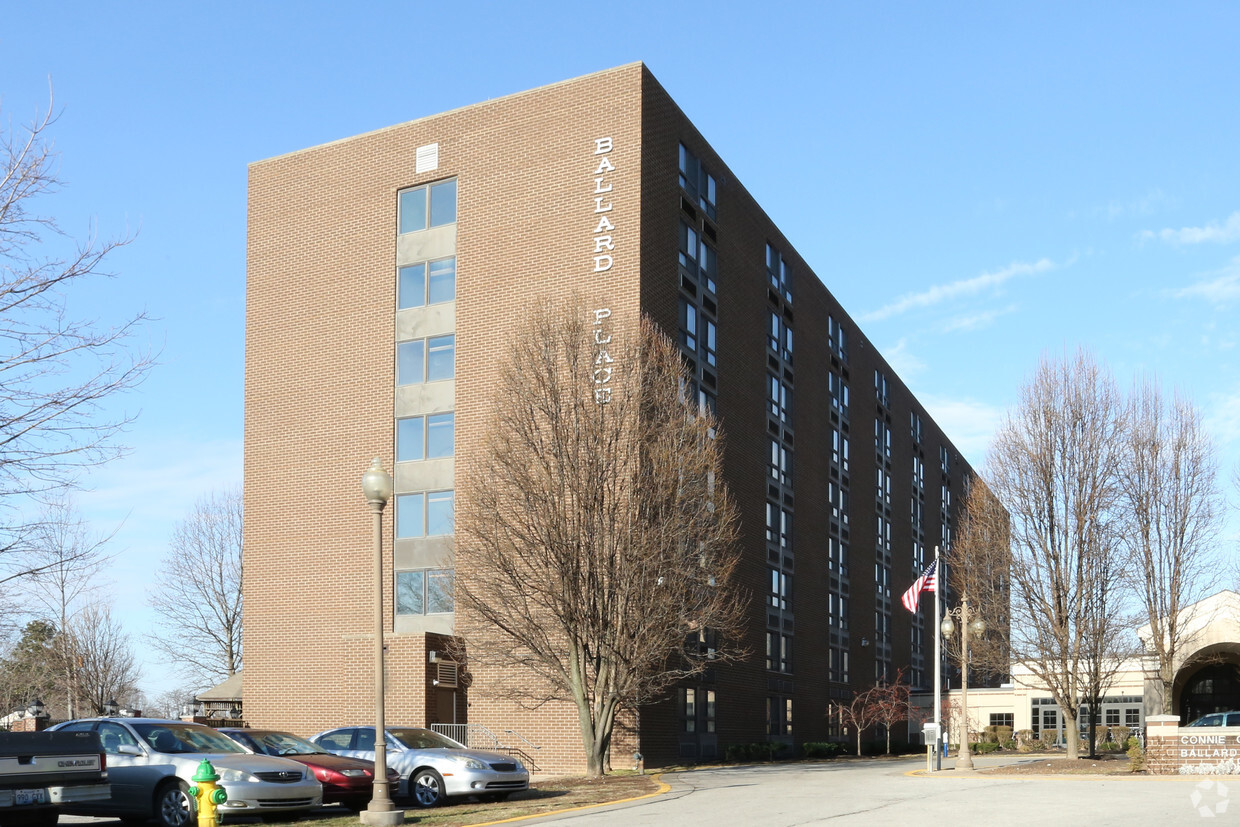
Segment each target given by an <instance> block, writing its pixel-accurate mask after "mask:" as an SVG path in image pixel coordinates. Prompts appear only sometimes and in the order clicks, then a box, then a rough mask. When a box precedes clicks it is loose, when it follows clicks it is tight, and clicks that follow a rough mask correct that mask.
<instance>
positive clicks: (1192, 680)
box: [1176, 655, 1240, 726]
mask: <svg viewBox="0 0 1240 827" xmlns="http://www.w3.org/2000/svg"><path fill="white" fill-rule="evenodd" d="M1176 683H1177V684H1179V686H1178V687H1177V689H1178V692H1177V693H1176V694H1177V696H1178V697H1177V701H1176V711H1177V712H1178V713H1179V715H1180V724H1181V726H1183V725H1185V724H1189V723H1191V722H1193V721H1195V720H1197V719H1198V718H1200V717H1201V716H1202V715H1208V714H1210V713H1211V712H1228V711H1231V710H1240V662H1237V661H1236V659H1235V655H1232V656H1231V657H1228V658H1227V659H1226V660H1223V661H1215V662H1213V663H1206V664H1203V665H1201V666H1199V667H1198V668H1196V669H1195V670H1194V669H1193V668H1192V667H1189V668H1187V669H1185V670H1183V671H1182V672H1181V680H1177V681H1176Z"/></svg>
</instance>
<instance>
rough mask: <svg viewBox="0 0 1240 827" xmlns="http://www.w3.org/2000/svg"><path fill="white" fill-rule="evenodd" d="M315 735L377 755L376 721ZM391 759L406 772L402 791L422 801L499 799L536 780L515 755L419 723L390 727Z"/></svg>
mask: <svg viewBox="0 0 1240 827" xmlns="http://www.w3.org/2000/svg"><path fill="white" fill-rule="evenodd" d="M310 740H311V741H313V742H314V743H316V744H318V745H319V746H320V747H322V748H323V749H325V750H327V751H328V752H333V753H335V754H336V755H347V756H349V757H351V758H361V759H363V760H366V761H374V760H375V749H374V745H375V728H374V727H342V728H340V729H329V730H327V731H326V732H320V733H319V734H318V735H313V736H311V737H310ZM387 763H388V766H389V767H391V768H394V769H395V770H397V771H398V772H399V773H400V790H399V792H398V795H401V796H404V797H406V798H411V799H413V801H414V803H415V804H417V805H418V806H419V807H434V806H436V805H438V804H442V803H443V802H444V799H445V798H448V797H450V796H464V795H474V796H478V797H479V798H482V799H489V800H492V801H498V800H501V799H504V798H507V797H508V796H509V795H511V794H512V793H514V792H518V791H520V790H526V789H529V786H530V773H529V771H528V770H527V769H526V768H525V767H524V766H522V765H521V762H520V761H519V760H517V759H516V758H515V757H514V756H511V755H504V754H502V753H498V752H485V751H483V750H475V749H468V748H466V747H465V746H462V745H461V744H458V743H457V742H456V741H453V740H452V739H451V738H448V737H447V736H444V735H440V734H439V733H437V732H432V731H431V730H429V729H421V728H418V727H388V728H387Z"/></svg>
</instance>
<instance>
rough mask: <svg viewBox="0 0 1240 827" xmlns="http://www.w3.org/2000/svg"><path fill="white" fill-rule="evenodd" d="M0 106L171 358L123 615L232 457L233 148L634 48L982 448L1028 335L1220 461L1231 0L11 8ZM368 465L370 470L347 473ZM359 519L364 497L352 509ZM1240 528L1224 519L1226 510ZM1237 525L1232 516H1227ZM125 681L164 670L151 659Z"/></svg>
mask: <svg viewBox="0 0 1240 827" xmlns="http://www.w3.org/2000/svg"><path fill="white" fill-rule="evenodd" d="M3 19H4V24H3V26H0V67H2V68H0V96H2V106H3V110H2V112H0V117H3V118H4V119H5V121H6V123H7V122H9V121H16V122H21V121H25V120H28V119H29V118H30V117H31V116H32V115H33V114H34V112H35V110H36V109H37V108H42V107H45V106H46V103H47V89H48V81H49V78H50V80H51V82H52V83H53V84H54V86H55V95H56V106H57V109H58V110H60V111H61V112H62V114H61V118H60V121H59V122H58V123H57V125H56V127H55V130H54V137H55V140H56V144H57V147H58V148H59V150H60V151H61V153H62V160H61V174H62V177H63V178H64V180H65V182H66V183H67V186H66V188H65V189H64V191H63V192H61V193H60V194H59V195H57V196H55V198H54V199H49V200H48V201H46V202H45V203H44V204H43V205H42V207H43V209H44V210H45V211H47V212H51V213H53V214H55V215H56V216H57V217H58V218H59V219H60V221H61V224H62V226H63V227H64V229H66V230H67V231H69V232H71V233H73V234H75V235H78V236H81V235H84V234H86V233H87V232H89V230H90V228H91V227H92V226H97V227H98V228H99V231H100V233H101V234H102V235H105V236H108V235H116V234H121V233H124V232H126V231H132V230H137V231H138V237H137V239H136V240H135V242H134V243H133V244H132V245H130V246H129V247H127V248H125V249H123V250H121V251H119V252H118V253H117V254H116V255H115V257H114V258H113V260H112V262H111V269H112V270H113V271H115V272H116V273H117V276H118V277H117V278H116V279H115V280H112V281H109V282H107V283H106V284H103V285H100V286H99V287H98V288H96V289H94V290H92V291H90V292H89V294H84V295H81V296H79V297H77V298H78V307H80V308H81V309H82V312H83V313H84V314H86V315H90V316H95V317H99V318H102V319H105V320H106V319H116V318H120V317H121V316H123V315H124V314H126V313H130V312H133V311H135V310H138V309H146V310H147V311H148V312H149V313H150V314H151V315H152V316H154V317H155V318H156V321H153V322H152V323H151V324H150V325H149V326H148V327H147V330H146V334H145V335H146V337H147V338H149V341H150V344H151V345H152V346H153V347H155V348H157V349H159V350H161V352H162V359H161V365H160V367H159V368H157V369H156V371H155V372H154V373H153V374H152V375H151V377H150V379H149V380H148V381H147V382H146V384H145V385H144V386H143V387H142V388H141V389H140V390H139V392H137V393H136V394H134V395H132V396H131V397H129V398H128V399H127V400H125V403H124V404H125V405H126V406H127V407H128V408H131V409H140V410H141V414H140V417H139V419H138V421H137V423H136V425H135V426H134V428H133V429H132V431H131V432H130V434H129V444H130V445H132V446H133V449H134V450H133V452H132V454H131V455H130V456H129V457H128V458H126V459H125V460H123V461H121V462H118V463H116V464H114V465H112V466H110V467H108V468H106V469H103V470H101V471H99V472H97V473H96V474H94V475H93V476H92V478H91V480H90V484H91V485H92V486H93V488H94V491H93V492H92V493H90V494H86V495H83V496H82V498H81V503H82V506H83V508H84V509H85V511H86V513H87V516H88V517H90V518H91V519H92V520H93V521H94V522H95V523H96V525H97V526H98V527H99V528H100V529H101V530H110V529H111V528H113V527H114V526H115V525H117V524H118V523H120V522H122V521H124V524H123V526H122V528H121V529H120V531H119V533H118V536H117V538H116V540H115V544H116V547H117V549H118V550H121V551H122V552H123V553H122V555H121V557H120V558H119V559H118V561H117V562H116V564H115V565H114V566H113V569H112V576H113V578H114V580H115V587H114V593H115V595H116V598H117V602H118V608H119V609H120V611H121V612H122V617H124V618H125V621H126V623H127V624H128V627H129V630H130V632H131V634H133V635H134V636H135V638H136V639H137V638H140V635H141V634H142V633H143V631H144V630H145V628H146V627H147V626H148V625H149V624H150V622H151V620H152V618H151V616H150V614H149V612H148V611H147V610H146V609H145V608H144V603H145V593H146V591H147V590H148V589H149V587H150V585H151V581H152V574H151V572H152V569H153V568H154V565H155V562H156V561H157V560H158V559H159V557H160V556H161V555H162V554H163V553H164V550H165V547H166V543H167V539H168V537H169V535H170V533H171V530H172V527H173V524H174V523H175V522H176V521H177V520H179V519H181V518H182V517H183V516H184V515H185V514H186V512H187V511H188V509H189V508H190V506H191V505H192V503H193V502H194V500H195V499H197V498H198V497H199V496H201V495H203V494H205V493H207V492H209V491H211V490H213V489H218V488H222V487H225V486H228V485H232V484H236V483H239V482H240V479H241V437H242V383H243V355H244V328H245V316H244V312H245V228H246V212H245V210H246V167H247V165H248V164H249V163H251V162H253V161H257V160H260V159H263V158H268V157H271V156H273V155H278V154H281V153H285V152H289V151H293V150H296V149H300V148H303V147H307V146H312V145H315V144H319V143H322V142H325V141H331V140H335V139H339V138H344V137H348V136H350V135H355V134H357V133H360V132H364V131H367V130H372V129H377V128H381V127H385V126H389V125H391V124H395V123H400V122H403V121H407V120H412V119H414V118H419V117H422V116H425V115H430V114H434V113H436V112H440V111H443V110H446V109H451V108H455V107H458V106H464V105H467V104H470V103H475V102H478V101H482V100H486V99H488V98H494V97H499V96H502V95H506V94H510V93H513V92H519V91H521V90H524V89H529V88H532V87H535V86H539V85H543V84H546V83H553V82H555V81H559V80H564V79H567V78H570V77H576V76H578V75H582V74H587V73H589V72H593V71H597V70H601V69H605V68H609V67H612V66H616V65H620V64H623V63H628V62H630V61H634V60H643V61H645V62H646V63H647V65H649V67H650V68H651V70H652V71H653V72H654V74H655V76H656V77H657V78H658V79H659V80H660V81H661V82H662V83H663V85H664V86H665V87H666V88H667V89H668V91H669V92H670V93H671V94H672V96H673V97H674V98H675V99H676V100H677V101H678V102H679V103H680V105H681V107H682V108H683V109H684V110H685V112H686V114H687V115H688V116H689V117H690V118H691V119H692V120H693V121H694V122H695V123H696V124H697V126H698V127H699V129H701V131H702V133H703V134H704V135H705V136H706V138H707V139H708V140H709V141H710V142H711V143H712V144H713V145H714V147H715V149H716V150H717V151H718V152H719V153H720V155H721V156H722V157H723V158H724V159H726V160H727V162H728V163H729V165H730V167H731V169H732V172H733V173H734V174H735V175H736V176H737V177H738V178H739V179H740V180H741V181H742V182H743V183H744V184H745V186H746V187H747V188H748V189H749V190H750V192H752V193H753V194H754V196H755V197H756V198H757V199H758V201H759V203H761V204H762V205H763V206H764V207H765V208H766V210H767V212H768V213H769V214H770V215H771V217H772V218H773V219H774V221H775V222H776V223H777V224H778V225H779V226H780V227H781V228H782V229H783V230H784V232H785V234H786V235H787V237H788V238H789V239H790V240H791V241H792V243H793V244H794V245H795V246H796V247H797V248H798V250H799V252H800V253H801V254H802V256H803V257H804V258H805V259H806V260H807V261H808V262H809V263H810V264H811V266H813V267H814V269H815V270H816V271H817V273H818V275H819V276H820V277H821V278H822V279H823V280H824V281H825V282H826V284H827V286H828V287H829V288H830V289H831V291H832V292H833V293H834V294H835V295H836V297H837V298H838V299H839V300H840V301H841V302H842V304H843V305H844V307H845V308H847V309H848V310H849V312H850V313H851V314H852V315H853V317H854V319H855V320H856V321H857V322H858V323H859V324H860V325H861V327H862V329H863V330H864V331H865V333H866V335H867V336H868V337H869V338H870V339H871V340H872V341H873V342H874V343H875V344H876V345H877V346H878V347H879V349H880V350H881V351H883V353H884V354H885V355H886V356H887V357H888V359H889V360H890V361H891V362H892V364H893V365H894V366H895V367H896V369H897V371H898V372H899V373H900V375H901V377H902V378H903V379H904V380H905V382H906V383H907V384H909V385H910V386H911V387H912V389H913V390H914V392H915V393H917V394H918V395H919V396H920V397H921V399H922V400H923V401H924V402H925V404H926V405H927V407H928V408H929V410H930V411H931V413H932V414H933V415H934V416H935V417H936V419H938V420H939V421H940V423H942V424H943V425H944V426H945V428H946V430H947V431H948V433H949V434H950V435H951V436H952V437H953V439H954V440H955V441H956V442H957V444H958V445H959V446H960V447H961V448H962V450H963V451H964V452H965V453H966V455H967V456H968V457H969V458H970V460H971V461H972V462H973V463H974V464H975V465H976V464H981V462H982V461H983V459H984V455H985V449H986V445H987V442H988V437H989V434H990V433H991V431H992V430H993V429H994V427H995V425H996V423H997V422H998V421H999V419H1000V417H1001V416H1002V413H1003V411H1004V410H1005V409H1006V408H1008V407H1009V406H1010V405H1011V404H1013V402H1014V401H1015V400H1016V398H1017V393H1018V391H1019V388H1020V385H1021V383H1022V381H1023V380H1024V379H1025V377H1026V376H1028V374H1029V373H1030V372H1031V371H1032V369H1033V368H1034V366H1035V365H1036V363H1037V361H1038V360H1039V358H1041V357H1042V355H1043V354H1044V353H1047V352H1050V353H1060V352H1062V351H1064V350H1065V349H1072V348H1075V347H1076V346H1077V345H1084V346H1087V347H1089V348H1091V349H1093V350H1094V351H1095V352H1096V353H1097V354H1098V355H1099V356H1100V357H1101V358H1102V359H1104V360H1105V361H1106V362H1108V363H1109V364H1110V366H1111V367H1112V369H1113V370H1114V371H1115V373H1116V375H1117V377H1119V379H1120V381H1121V382H1123V383H1127V382H1128V381H1130V379H1131V377H1132V376H1133V375H1134V373H1135V372H1137V371H1153V372H1157V374H1158V375H1159V376H1160V378H1161V379H1162V381H1163V382H1164V384H1165V385H1166V386H1167V387H1168V388H1170V387H1171V386H1179V387H1180V388H1182V389H1183V390H1184V391H1185V392H1186V393H1187V394H1188V395H1189V396H1191V397H1192V398H1193V399H1194V400H1195V401H1196V402H1197V403H1198V404H1199V405H1200V406H1201V407H1203V408H1204V409H1205V410H1206V411H1207V412H1208V417H1209V422H1210V426H1211V429H1212V431H1213V433H1214V435H1215V437H1216V439H1217V440H1218V441H1219V444H1220V448H1221V451H1222V456H1223V462H1224V470H1225V473H1227V474H1229V473H1230V470H1231V469H1232V468H1234V467H1235V466H1236V464H1237V462H1238V461H1240V358H1238V356H1240V354H1238V352H1237V341H1238V339H1240V325H1237V323H1236V313H1237V309H1240V168H1238V167H1237V152H1236V147H1237V146H1240V108H1238V107H1237V106H1236V101H1237V100H1240V73H1238V72H1237V71H1236V67H1237V61H1236V58H1235V37H1236V32H1237V31H1238V30H1240V25H1238V24H1240V6H1237V5H1235V4H1230V3H1221V2H1217V3H1188V4H1175V5H1172V4H1155V3H1092V4H1078V3H1071V4H1070V3H1045V2H1040V3H1002V4H993V3H991V4H988V3H947V4H921V3H882V4H876V3H849V4H844V3H826V2H814V3H767V4H760V5H755V4H753V3H733V2H724V3H714V4H710V5H700V6H696V7H695V6H693V5H691V4H690V5H684V4H679V5H677V4H669V3H655V2H646V1H645V0H640V1H639V2H629V3H611V4H598V5H590V4H583V3H540V4H526V3H499V2H496V3H480V2H469V0H458V2H454V3H446V4H445V3H434V4H432V3H421V2H418V3H414V2H406V3H396V2H391V3H366V2H357V3H354V4H350V5H348V6H346V5H344V4H340V3H324V2H299V3H296V4H292V3H283V4H277V3H253V2H251V3H244V4H242V3H230V2H223V3H211V4H174V3H125V4H99V3H84V2H62V3H56V4H38V3H15V2H8V3H5V4H4V11H3ZM364 470H365V469H361V468H359V469H358V475H359V478H360V475H361V473H362V471H364ZM358 516H359V519H364V509H363V508H362V506H361V505H360V495H359V512H358ZM1235 525H1236V522H1235V520H1234V518H1233V522H1232V526H1233V528H1232V529H1230V530H1231V531H1232V532H1233V534H1234V532H1235V528H1234V526H1235ZM1227 542H1228V544H1229V548H1231V549H1233V552H1234V548H1235V544H1236V543H1235V539H1234V537H1233V538H1230V539H1228V541H1227ZM142 657H143V658H144V664H145V666H146V669H147V677H146V681H145V683H144V686H145V687H146V688H147V689H148V690H149V691H151V692H152V693H157V692H159V691H162V690H164V689H168V688H171V686H172V682H170V681H169V679H168V678H167V677H166V676H165V674H164V673H165V671H166V670H165V669H164V668H163V667H161V666H160V665H159V664H158V663H157V662H156V661H154V660H147V659H146V658H147V655H146V654H145V653H142Z"/></svg>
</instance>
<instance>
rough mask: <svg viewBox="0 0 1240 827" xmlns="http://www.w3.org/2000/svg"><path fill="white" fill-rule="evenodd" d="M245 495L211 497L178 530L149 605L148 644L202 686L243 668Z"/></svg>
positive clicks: (230, 493) (231, 493)
mask: <svg viewBox="0 0 1240 827" xmlns="http://www.w3.org/2000/svg"><path fill="white" fill-rule="evenodd" d="M242 524H243V512H242V500H241V489H240V488H233V489H229V490H227V491H223V492H216V493H213V494H209V495H207V496H205V497H203V498H201V499H199V500H198V502H197V503H195V505H194V508H193V510H192V511H191V512H190V514H189V515H188V516H187V517H186V518H185V519H184V520H182V521H181V522H180V523H178V524H177V526H176V528H175V529H174V531H173V534H172V540H171V542H170V549H169V551H168V554H167V555H165V556H164V559H163V561H162V562H161V563H160V567H159V570H158V583H157V585H156V587H155V591H154V593H153V594H152V595H151V599H150V605H151V607H152V608H153V609H155V610H156V611H157V612H158V613H159V621H158V625H157V628H156V629H155V630H154V631H153V632H152V634H151V638H150V641H151V644H152V645H153V646H154V647H155V648H156V649H157V650H158V651H160V652H162V653H163V654H164V655H165V656H167V658H168V660H169V662H171V663H174V664H176V665H177V667H178V669H179V670H180V672H181V673H182V676H183V677H184V678H185V679H186V680H187V681H189V682H191V683H193V684H194V685H197V686H209V685H210V684H212V683H218V682H219V681H222V680H224V679H225V678H228V677H231V676H232V675H233V674H235V673H236V671H237V670H238V669H240V668H241V631H242V617H241V607H242V600H241V578H242V551H243V549H242Z"/></svg>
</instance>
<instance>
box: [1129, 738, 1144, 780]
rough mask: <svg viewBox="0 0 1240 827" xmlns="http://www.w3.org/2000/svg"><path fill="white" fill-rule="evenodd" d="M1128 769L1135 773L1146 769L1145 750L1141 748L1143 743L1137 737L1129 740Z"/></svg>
mask: <svg viewBox="0 0 1240 827" xmlns="http://www.w3.org/2000/svg"><path fill="white" fill-rule="evenodd" d="M1128 769H1130V770H1132V771H1133V772H1140V771H1141V770H1143V769H1145V750H1143V749H1142V748H1141V742H1140V741H1138V740H1137V738H1136V736H1133V737H1131V738H1129V739H1128Z"/></svg>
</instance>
